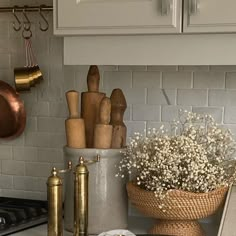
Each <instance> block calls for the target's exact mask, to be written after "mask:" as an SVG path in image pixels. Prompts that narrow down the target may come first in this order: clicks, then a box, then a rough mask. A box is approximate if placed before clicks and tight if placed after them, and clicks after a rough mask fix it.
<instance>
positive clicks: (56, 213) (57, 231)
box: [47, 167, 63, 236]
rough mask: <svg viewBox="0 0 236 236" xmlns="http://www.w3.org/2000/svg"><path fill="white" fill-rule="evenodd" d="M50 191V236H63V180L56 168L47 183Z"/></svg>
mask: <svg viewBox="0 0 236 236" xmlns="http://www.w3.org/2000/svg"><path fill="white" fill-rule="evenodd" d="M47 186H48V188H47V191H48V194H47V195H48V236H62V235H63V224H62V179H61V177H60V176H58V171H57V169H56V168H55V167H53V169H52V175H51V176H50V177H49V178H48V181H47Z"/></svg>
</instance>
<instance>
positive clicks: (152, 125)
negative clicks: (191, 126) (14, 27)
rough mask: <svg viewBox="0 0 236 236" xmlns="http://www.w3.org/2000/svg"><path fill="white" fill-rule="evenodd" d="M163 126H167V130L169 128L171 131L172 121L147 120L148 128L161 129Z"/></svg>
mask: <svg viewBox="0 0 236 236" xmlns="http://www.w3.org/2000/svg"><path fill="white" fill-rule="evenodd" d="M161 126H164V127H165V130H169V131H170V128H171V126H170V123H169V122H163V121H159V122H156V121H147V130H148V129H157V130H158V129H159V128H161Z"/></svg>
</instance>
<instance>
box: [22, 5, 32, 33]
mask: <svg viewBox="0 0 236 236" xmlns="http://www.w3.org/2000/svg"><path fill="white" fill-rule="evenodd" d="M26 8H27V6H24V9H23V10H22V12H23V15H24V17H25V19H26V21H23V23H24V30H26V31H29V30H30V28H31V22H30V20H29V18H28V16H27V15H26V13H25V9H26ZM26 25H28V26H26Z"/></svg>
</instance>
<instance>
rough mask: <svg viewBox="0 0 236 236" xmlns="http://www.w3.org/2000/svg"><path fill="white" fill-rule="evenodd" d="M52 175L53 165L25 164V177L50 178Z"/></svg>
mask: <svg viewBox="0 0 236 236" xmlns="http://www.w3.org/2000/svg"><path fill="white" fill-rule="evenodd" d="M50 173H51V164H49V163H34V162H26V163H25V175H26V176H32V177H48V176H49V175H50Z"/></svg>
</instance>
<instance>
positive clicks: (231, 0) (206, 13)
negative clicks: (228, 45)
mask: <svg viewBox="0 0 236 236" xmlns="http://www.w3.org/2000/svg"><path fill="white" fill-rule="evenodd" d="M183 32H193V33H194V32H196V33H199V32H215V33H217V32H236V1H235V0H184V28H183Z"/></svg>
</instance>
